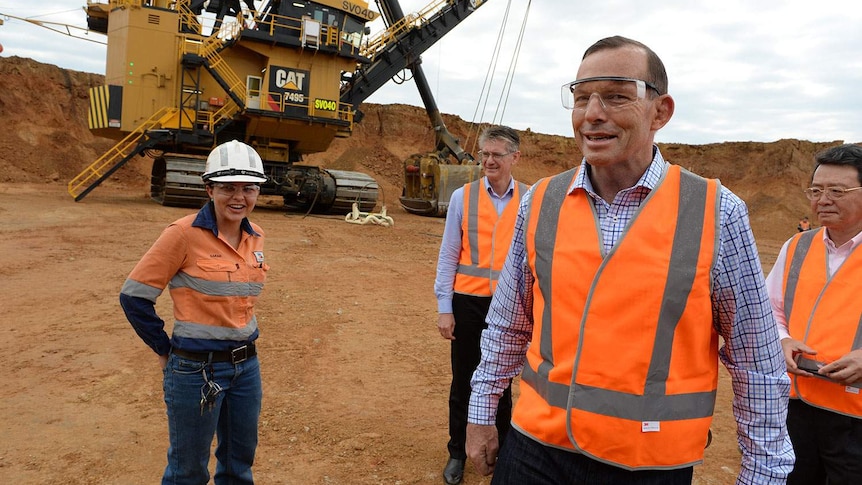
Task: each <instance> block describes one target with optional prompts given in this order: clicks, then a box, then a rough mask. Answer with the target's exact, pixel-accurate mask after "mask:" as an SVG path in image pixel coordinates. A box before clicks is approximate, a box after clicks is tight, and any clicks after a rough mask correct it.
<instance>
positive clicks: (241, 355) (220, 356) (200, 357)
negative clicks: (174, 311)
mask: <svg viewBox="0 0 862 485" xmlns="http://www.w3.org/2000/svg"><path fill="white" fill-rule="evenodd" d="M171 352H172V353H174V354H176V355H178V356H180V357H182V358H184V359H189V360H196V361H198V362H230V363H232V364H239V363H240V362H245V361H246V360H248V359H250V358H252V357H254V356H255V355H257V347H255V345H254V342H249V343H248V344H246V345H243V346H242V347H237V348H235V349H233V350H219V351H216V352H189V351H188V350H183V349H176V348H172V349H171Z"/></svg>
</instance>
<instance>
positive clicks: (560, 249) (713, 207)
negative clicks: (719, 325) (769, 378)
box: [513, 166, 719, 469]
mask: <svg viewBox="0 0 862 485" xmlns="http://www.w3.org/2000/svg"><path fill="white" fill-rule="evenodd" d="M574 175H575V171H574V170H570V171H568V172H565V173H563V174H560V175H558V176H556V177H553V178H551V179H549V180H548V179H546V180H543V181H542V182H540V184H541V185H538V184H537V187H536V188H534V189H533V190H534V193H533V200H532V205H531V207H530V211H529V213H528V221H527V233H526V240H525V243H526V245H527V254H528V264H530V267H531V270H532V271H533V273H534V276H535V277H536V283H535V284H534V285H533V301H534V303H533V319H534V325H535V326H534V330H533V340H532V343H531V344H530V347H529V349H528V353H527V360H526V362H525V366H524V372H523V376H522V382H523V383H525V384H526V385H522V386H521V397H520V398H519V401H518V403H517V406H516V409H515V415H514V416H513V423H514V424H515V425H516V426H517V427H518V428H519V429H521V430H522V431H524V432H526V433H527V434H529V435H531V436H532V437H533V438H535V439H537V440H539V441H542V442H544V443H546V444H549V445H551V446H556V447H560V448H568V449H574V450H577V451H580V452H582V453H585V454H587V455H589V456H591V457H593V458H595V459H597V460H600V461H603V462H607V463H611V464H614V465H616V466H620V467H623V468H628V469H665V468H682V467H686V466H691V465H693V464H695V463H698V462H700V461H701V460H702V457H703V448H704V446H705V444H706V439H707V433H708V430H709V424H710V422H711V416H712V413H713V410H714V404H715V395H716V387H717V382H718V356H717V349H718V336H717V333H716V331H715V329H714V327H713V324H712V304H711V284H712V275H711V272H712V268H713V265H714V264H715V259H716V254H715V253H716V251H717V248H718V243H717V240H718V221H719V215H718V209H719V204H718V199H719V184H718V182H717V181H707V180H705V179H702V178H700V177H698V176H696V175H694V174H691V173H689V172H687V171H683V170H681V169H680V168H679V167H678V166H671V167H670V168H669V169H668V171H667V172H666V173H665V174H664V176H663V180H662V181H661V182H660V183H659V186H658V187H657V188H656V189H655V190H653V191H652V192H651V193H650V195H649V196H648V197H647V199H646V200H645V201H644V202H643V203H642V204H641V207H640V209H639V211H638V214H636V216H635V218H634V219H633V220H632V221H631V223H630V224H629V226H628V227H627V228H626V233H625V234H623V236H622V237H621V238H620V240H619V241H618V242H617V244H616V245H615V246H614V248H613V249H612V250H611V252H610V254H608V255H606V256H605V255H603V253H604V251H603V249H602V243H601V236H600V229H599V226H598V220H597V217H596V216H595V211H594V208H593V206H592V204H591V203H590V201H589V198H588V196H587V195H586V194H585V193H584V192H582V191H581V192H575V193H573V194H567V190H568V188H569V187H570V186H571V183H572V180H573V178H574ZM561 220H566V221H567V223H566V225H565V226H564V227H560V225H559V224H558V223H559V221H561ZM555 261H556V262H555ZM643 261H651V262H653V263H654V264H642V262H643ZM632 290H634V291H635V292H634V293H630V291H632ZM621 292H622V293H624V295H623V296H621V297H620V296H618V295H620V293H621ZM633 294H634V295H639V296H640V298H637V299H634V300H632V297H631V295H633ZM562 295H565V297H563V296H562Z"/></svg>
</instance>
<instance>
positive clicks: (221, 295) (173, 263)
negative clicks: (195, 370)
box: [121, 206, 269, 352]
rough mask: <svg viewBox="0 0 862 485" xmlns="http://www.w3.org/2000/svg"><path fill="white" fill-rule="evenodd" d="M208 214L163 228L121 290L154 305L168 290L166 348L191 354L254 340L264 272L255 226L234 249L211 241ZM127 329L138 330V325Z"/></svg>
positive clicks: (211, 225) (258, 231)
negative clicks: (170, 325)
mask: <svg viewBox="0 0 862 485" xmlns="http://www.w3.org/2000/svg"><path fill="white" fill-rule="evenodd" d="M207 211H211V208H210V207H209V206H207V207H204V208H203V209H201V211H200V212H199V213H198V214H192V215H189V216H186V217H183V218H182V219H179V220H177V221H176V222H174V223H173V224H171V225H170V226H168V227H167V228H166V229H165V230H164V231H163V232H162V234H161V236H160V237H159V238H158V240H156V242H155V243H154V244H153V246H152V247H151V248H150V249H149V250H148V251H147V253H146V254H145V255H144V256H143V257H142V258H141V260H140V261H139V262H138V264H137V265H136V266H135V268H134V269H133V270H132V272H131V274H130V275H129V277H128V279H127V280H126V282H125V284H124V285H123V289H122V290H121V293H122V294H125V295H128V296H132V297H137V298H142V299H144V300H148V301H149V302H151V303H153V304H154V303H155V301H156V298H158V296H159V295H160V294H161V293H162V291H163V290H164V288H165V287H168V286H169V289H170V293H171V299H172V300H173V310H174V320H175V321H174V327H173V334H172V336H171V343H172V344H173V345H174V346H179V347H180V348H183V349H185V350H190V351H216V350H225V349H229V348H232V347H235V346H236V342H247V341H248V340H249V339H251V338H252V337H256V336H257V330H258V325H257V318H256V316H255V313H254V305H255V302H256V301H257V299H258V296H259V295H260V294H261V291H262V290H263V285H264V282H265V280H266V272H267V270H268V269H269V266H268V265H267V264H265V262H264V255H263V241H264V237H263V231H262V230H261V228H260V227H259V226H257V225H256V224H254V223H250V222H249V221H247V220H246V221H244V230H243V231H242V239H241V241H240V243H239V246H238V247H237V249H234V248H233V247H232V246H231V245H230V244H229V243H228V242H227V241H226V240H225V239H223V238H222V237H216V236H215V235H214V232H213V231H214V229H215V222H214V214H212V213H211V212H207ZM201 224H203V226H202V225H201ZM132 324H133V326H135V328H136V330H138V326H139V324H138V322H132ZM150 325H151V323H150ZM139 334H140V331H139ZM219 342H222V343H219ZM148 343H150V342H148ZM151 346H152V344H151ZM207 347H209V348H207ZM154 350H156V351H157V352H159V350H157V349H155V348H154Z"/></svg>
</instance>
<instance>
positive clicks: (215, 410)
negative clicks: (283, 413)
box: [162, 354, 263, 485]
mask: <svg viewBox="0 0 862 485" xmlns="http://www.w3.org/2000/svg"><path fill="white" fill-rule="evenodd" d="M204 372H206V378H207V379H211V380H214V381H215V382H216V383H218V385H219V386H221V388H222V391H221V392H219V393H218V394H217V395H216V398H215V402H214V403H213V406H212V408H211V409H210V407H209V406H207V407H205V408H204V410H203V412H201V405H200V402H201V388H202V386H203V385H204V384H205V382H206V380H205V377H204ZM164 391H165V405H167V412H168V434H169V437H170V447H169V448H168V464H167V466H166V467H165V474H164V476H163V477H162V484H163V485H204V484H206V483H208V482H209V478H210V476H209V470H208V469H207V467H208V465H209V459H210V446H211V445H212V441H213V437H214V436H217V437H218V445H217V446H216V451H215V456H216V460H217V461H218V462H217V464H216V471H215V483H216V485H229V484H230V485H233V484H253V483H254V480H253V478H252V473H251V466H252V463H253V462H254V453H255V449H256V448H257V423H258V419H259V417H260V403H261V398H262V396H263V391H262V388H261V382H260V362H259V361H258V359H257V357H252V358H250V359H248V360H246V361H245V362H241V363H239V364H236V365H234V364H232V363H230V362H214V363H211V364H207V363H206V362H198V361H195V360H188V359H184V358H182V357H178V356H177V355H175V354H171V355H170V357H169V358H168V364H167V366H166V367H165V371H164Z"/></svg>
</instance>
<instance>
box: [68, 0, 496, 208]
mask: <svg viewBox="0 0 862 485" xmlns="http://www.w3.org/2000/svg"><path fill="white" fill-rule="evenodd" d="M484 3H485V1H484V0H434V1H433V2H432V3H431V4H429V5H428V6H427V7H425V9H423V10H422V11H421V12H419V13H416V14H410V15H407V16H405V15H404V14H403V12H402V11H401V7H400V5H399V3H398V1H397V0H377V5H378V8H379V10H380V12H381V13H377V12H375V11H373V10H371V9H369V7H368V3H367V2H366V1H364V0H313V1H311V0H291V1H280V0H265V1H255V0H243V1H242V2H240V1H239V0H220V1H219V0H209V1H204V0H149V1H146V0H110V1H105V0H101V1H92V0H90V1H88V2H87V5H86V8H85V10H86V13H87V26H88V29H89V31H93V32H100V33H102V34H105V35H106V36H107V60H106V69H105V85H104V86H99V87H96V88H93V89H91V92H90V110H89V114H88V123H89V127H90V129H91V131H92V132H93V133H95V134H97V135H100V136H104V137H109V138H112V139H115V140H117V143H116V145H115V146H114V147H113V148H112V149H111V150H109V151H108V152H107V153H105V154H104V155H103V156H102V157H100V158H99V159H97V160H96V161H95V162H93V163H92V164H91V165H90V166H88V167H87V168H86V169H84V170H83V171H82V172H81V173H80V174H79V175H78V176H76V177H75V178H74V179H72V180H71V181H70V182H69V183H68V191H69V193H70V194H71V195H72V196H73V197H74V198H75V200H76V201H80V200H81V199H83V198H84V197H85V196H86V195H87V194H88V193H89V192H90V191H92V190H93V189H95V188H96V187H97V186H98V185H99V184H100V183H101V182H102V181H104V180H105V179H107V178H108V177H109V176H111V174H113V173H114V172H115V171H116V170H118V169H120V168H121V167H122V166H123V165H124V164H125V163H126V162H128V161H129V160H131V159H132V158H134V157H137V156H142V155H146V156H150V157H152V158H153V160H154V161H153V167H152V175H151V197H152V199H154V200H155V201H157V202H159V203H161V204H165V205H177V206H199V205H201V203H202V202H203V201H204V200H205V196H206V192H205V189H204V186H203V185H202V182H201V179H200V174H201V173H202V172H203V169H204V161H205V157H206V154H207V153H208V152H209V150H211V149H212V147H214V146H216V145H218V144H220V143H222V142H224V141H227V140H231V139H236V140H240V141H243V142H245V143H247V144H250V145H252V146H253V147H255V148H256V149H257V151H258V152H259V153H260V155H261V157H262V158H263V160H264V166H265V171H266V174H267V177H268V179H269V180H268V182H267V183H265V184H263V186H262V188H261V193H262V194H265V195H276V196H281V197H282V198H283V200H284V204H285V206H286V207H288V208H289V209H292V210H301V211H315V212H342V213H344V212H346V211H350V210H351V208H352V207H353V204H357V206H358V209H359V210H361V211H370V210H373V209H374V207H375V205H376V204H377V197H378V186H377V183H376V181H375V180H374V179H373V178H372V177H370V176H368V175H366V174H363V173H358V172H351V171H343V170H328V169H324V168H320V167H316V166H309V165H302V164H301V162H302V159H303V156H304V155H306V154H311V153H317V152H323V151H326V150H327V149H328V148H329V146H330V144H331V142H332V141H333V140H334V139H335V138H337V137H348V136H350V135H351V133H352V131H353V129H354V124H355V123H358V122H360V121H361V119H362V112H361V111H360V110H359V106H360V104H361V103H362V102H363V101H364V100H366V99H367V98H368V97H369V96H370V95H371V94H373V93H374V92H375V91H377V90H378V89H379V88H380V87H382V86H383V85H384V84H385V83H386V82H388V81H389V80H390V79H391V78H393V77H394V76H396V75H397V74H398V73H399V72H401V71H403V70H405V69H409V70H411V71H412V74H413V78H414V79H415V81H416V85H417V88H418V89H419V91H420V95H421V97H422V99H423V102H424V103H425V107H426V110H427V112H428V115H429V118H430V120H431V123H432V125H433V128H434V133H435V136H436V149H435V150H434V151H433V152H432V153H427V154H417V155H414V156H412V157H410V158H409V159H408V160H407V161H405V162H404V189H403V193H402V196H401V198H400V202H401V205H402V206H403V207H404V208H405V209H406V210H407V211H409V212H412V213H416V214H423V215H433V216H441V215H444V214H445V213H446V208H447V204H448V200H449V196H450V195H451V193H452V192H453V191H454V190H455V189H457V188H458V187H460V186H462V185H463V184H464V183H466V182H469V181H471V180H474V179H476V178H478V177H479V174H480V166H479V164H478V163H476V162H475V161H474V160H473V158H472V157H471V156H470V155H469V153H467V152H465V151H464V150H463V149H462V148H461V146H460V145H459V142H458V140H457V139H456V138H455V137H454V136H452V134H451V133H450V132H449V131H448V129H447V128H446V126H445V124H444V123H443V119H442V116H441V115H440V113H439V111H438V109H437V106H436V103H435V102H434V98H433V96H432V95H431V90H430V88H429V86H428V83H427V80H426V79H425V76H424V74H423V73H422V70H421V67H420V62H421V60H420V56H421V54H422V53H423V52H424V51H425V50H427V49H428V48H429V47H430V46H432V45H433V44H434V43H435V42H436V41H437V40H439V39H440V38H441V37H443V36H444V35H446V34H447V33H448V32H449V31H451V30H452V28H454V27H455V26H456V25H458V24H459V23H460V22H461V21H463V20H464V19H465V18H466V17H468V16H469V15H470V14H472V13H473V12H474V11H475V10H476V9H477V8H479V7H481V6H482V5H483V4H484ZM207 13H211V14H215V16H214V18H213V15H207ZM380 15H382V16H383V20H384V22H385V25H386V29H385V31H383V32H382V33H380V34H378V35H376V36H370V35H369V34H370V29H369V28H368V27H367V26H366V24H367V23H369V22H371V21H373V20H374V19H376V18H377V17H378V16H380ZM353 210H356V208H354V209H353Z"/></svg>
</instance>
